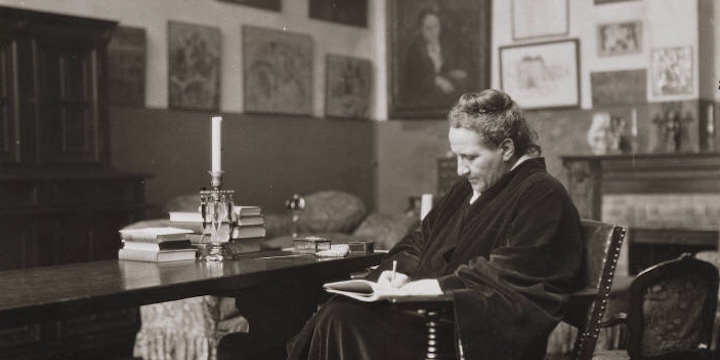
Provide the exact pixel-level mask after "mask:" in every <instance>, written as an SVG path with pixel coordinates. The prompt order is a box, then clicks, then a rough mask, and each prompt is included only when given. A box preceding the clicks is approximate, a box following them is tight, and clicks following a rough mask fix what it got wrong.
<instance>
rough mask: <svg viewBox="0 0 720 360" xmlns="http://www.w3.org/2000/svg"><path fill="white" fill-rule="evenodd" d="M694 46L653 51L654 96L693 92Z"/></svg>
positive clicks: (651, 61)
mask: <svg viewBox="0 0 720 360" xmlns="http://www.w3.org/2000/svg"><path fill="white" fill-rule="evenodd" d="M692 56H693V54H692V47H690V46H686V47H673V48H665V49H655V50H653V51H652V56H651V59H650V65H651V67H652V94H653V95H654V96H665V95H687V94H692V93H693V89H694V82H693V57H692Z"/></svg>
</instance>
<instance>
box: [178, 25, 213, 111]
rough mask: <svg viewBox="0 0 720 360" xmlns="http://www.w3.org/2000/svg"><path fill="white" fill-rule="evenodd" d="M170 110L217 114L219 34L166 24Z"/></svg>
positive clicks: (203, 29)
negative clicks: (207, 111) (214, 112)
mask: <svg viewBox="0 0 720 360" xmlns="http://www.w3.org/2000/svg"><path fill="white" fill-rule="evenodd" d="M168 72H169V74H168V96H169V104H168V105H169V107H170V108H177V109H190V110H215V111H216V110H219V107H220V30H219V29H218V28H215V27H209V26H200V25H193V24H187V23H181V22H176V21H169V22H168Z"/></svg>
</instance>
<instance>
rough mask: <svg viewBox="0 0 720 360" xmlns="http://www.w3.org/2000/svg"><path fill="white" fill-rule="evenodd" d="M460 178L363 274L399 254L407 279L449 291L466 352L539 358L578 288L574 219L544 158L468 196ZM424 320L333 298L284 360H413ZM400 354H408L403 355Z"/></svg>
mask: <svg viewBox="0 0 720 360" xmlns="http://www.w3.org/2000/svg"><path fill="white" fill-rule="evenodd" d="M471 196H472V188H471V187H470V185H469V183H468V182H467V181H466V180H462V181H460V182H458V183H457V184H456V185H455V186H454V187H453V188H452V189H451V190H450V192H449V193H448V195H446V196H445V197H443V198H442V199H441V200H440V201H439V202H438V203H437V204H436V205H435V207H434V208H433V209H432V210H431V211H430V213H429V214H428V215H427V217H426V218H425V220H423V222H422V223H421V225H420V227H419V228H418V229H417V230H416V231H415V232H413V233H410V234H408V235H407V236H406V237H405V238H403V240H401V241H400V242H399V243H398V244H397V245H396V246H395V247H393V249H392V250H390V252H389V254H388V256H387V257H386V258H385V259H384V260H383V262H382V263H381V265H380V266H379V267H378V269H377V270H376V271H375V272H373V273H372V274H371V275H370V276H369V278H370V279H372V280H375V279H377V278H378V277H379V275H380V273H381V272H382V271H383V270H388V269H390V268H391V266H392V265H391V264H392V262H393V260H397V262H398V263H397V270H398V272H402V273H405V274H408V275H409V276H410V277H411V278H412V279H413V280H418V279H423V278H436V279H438V281H439V283H440V287H441V288H442V289H443V291H444V292H449V293H451V294H453V298H454V303H455V322H456V324H457V329H458V332H459V338H460V339H461V342H462V346H463V350H464V354H465V357H466V359H483V358H487V359H518V360H519V359H522V360H528V359H543V357H544V355H545V347H546V344H547V337H548V334H549V333H550V332H551V331H552V329H553V328H554V327H555V325H556V324H557V322H558V321H559V317H560V316H561V314H562V311H563V309H564V304H565V301H566V299H567V294H568V293H569V292H571V291H573V290H575V289H577V288H578V287H579V284H580V268H581V265H582V264H581V263H582V258H583V256H582V254H583V245H582V233H581V229H580V218H579V215H578V213H577V210H576V209H575V206H574V205H573V203H572V201H571V200H570V197H569V195H568V194H567V191H566V190H565V188H564V187H563V185H562V184H561V183H560V182H559V181H557V179H555V178H553V177H552V176H551V175H549V174H548V173H547V171H546V170H545V162H544V160H543V159H541V158H535V159H530V160H527V161H525V162H523V163H521V164H520V165H518V166H517V167H516V168H515V169H513V170H512V171H510V172H509V173H508V174H506V175H505V176H503V177H502V178H501V179H500V180H499V181H498V182H497V183H496V184H495V185H493V186H492V187H491V188H489V189H487V190H486V191H485V192H483V194H482V195H481V196H480V198H479V199H477V200H476V201H475V202H474V203H473V204H469V199H470V198H471ZM424 349H425V348H424V336H423V326H422V321H418V320H417V317H416V316H415V315H412V314H408V313H403V312H401V311H396V310H394V309H393V308H392V307H391V306H390V305H388V304H386V303H382V302H381V303H375V304H365V303H359V302H355V301H352V300H349V299H344V298H343V299H340V298H336V299H334V300H332V301H330V302H329V303H327V304H325V305H324V306H323V307H321V309H320V310H319V312H318V313H317V314H316V315H315V316H314V317H313V318H312V319H311V320H310V321H309V322H308V323H307V324H306V326H305V328H304V329H303V331H301V332H300V334H298V336H296V337H295V338H294V339H293V340H292V341H290V342H289V343H288V352H289V355H290V359H305V358H308V359H328V360H331V359H345V360H348V359H351V360H352V359H413V358H417V359H419V358H422V354H423V351H424ZM398 354H406V355H400V356H398Z"/></svg>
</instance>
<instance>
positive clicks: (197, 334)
mask: <svg viewBox="0 0 720 360" xmlns="http://www.w3.org/2000/svg"><path fill="white" fill-rule="evenodd" d="M140 318H141V321H142V326H141V327H140V331H139V332H138V334H137V336H136V338H135V348H134V350H133V356H135V357H139V358H142V359H144V360H214V359H216V358H217V344H218V343H219V342H220V339H222V338H223V336H225V335H227V334H229V333H233V332H248V330H249V325H248V322H247V320H246V319H245V318H243V317H242V316H240V315H239V313H238V311H237V309H236V308H235V299H233V298H219V297H215V296H198V297H193V298H187V299H182V300H176V301H168V302H164V303H160V304H152V305H146V306H142V307H141V308H140Z"/></svg>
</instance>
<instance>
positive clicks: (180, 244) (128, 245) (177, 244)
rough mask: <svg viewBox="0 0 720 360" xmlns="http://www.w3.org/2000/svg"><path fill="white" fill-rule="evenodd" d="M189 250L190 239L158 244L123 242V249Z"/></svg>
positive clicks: (190, 245) (190, 246)
mask: <svg viewBox="0 0 720 360" xmlns="http://www.w3.org/2000/svg"><path fill="white" fill-rule="evenodd" d="M189 235H192V234H188V236H189ZM190 248H192V243H191V241H190V239H185V240H173V241H163V242H159V243H152V242H144V241H128V240H123V249H134V250H147V251H160V250H178V249H190Z"/></svg>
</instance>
